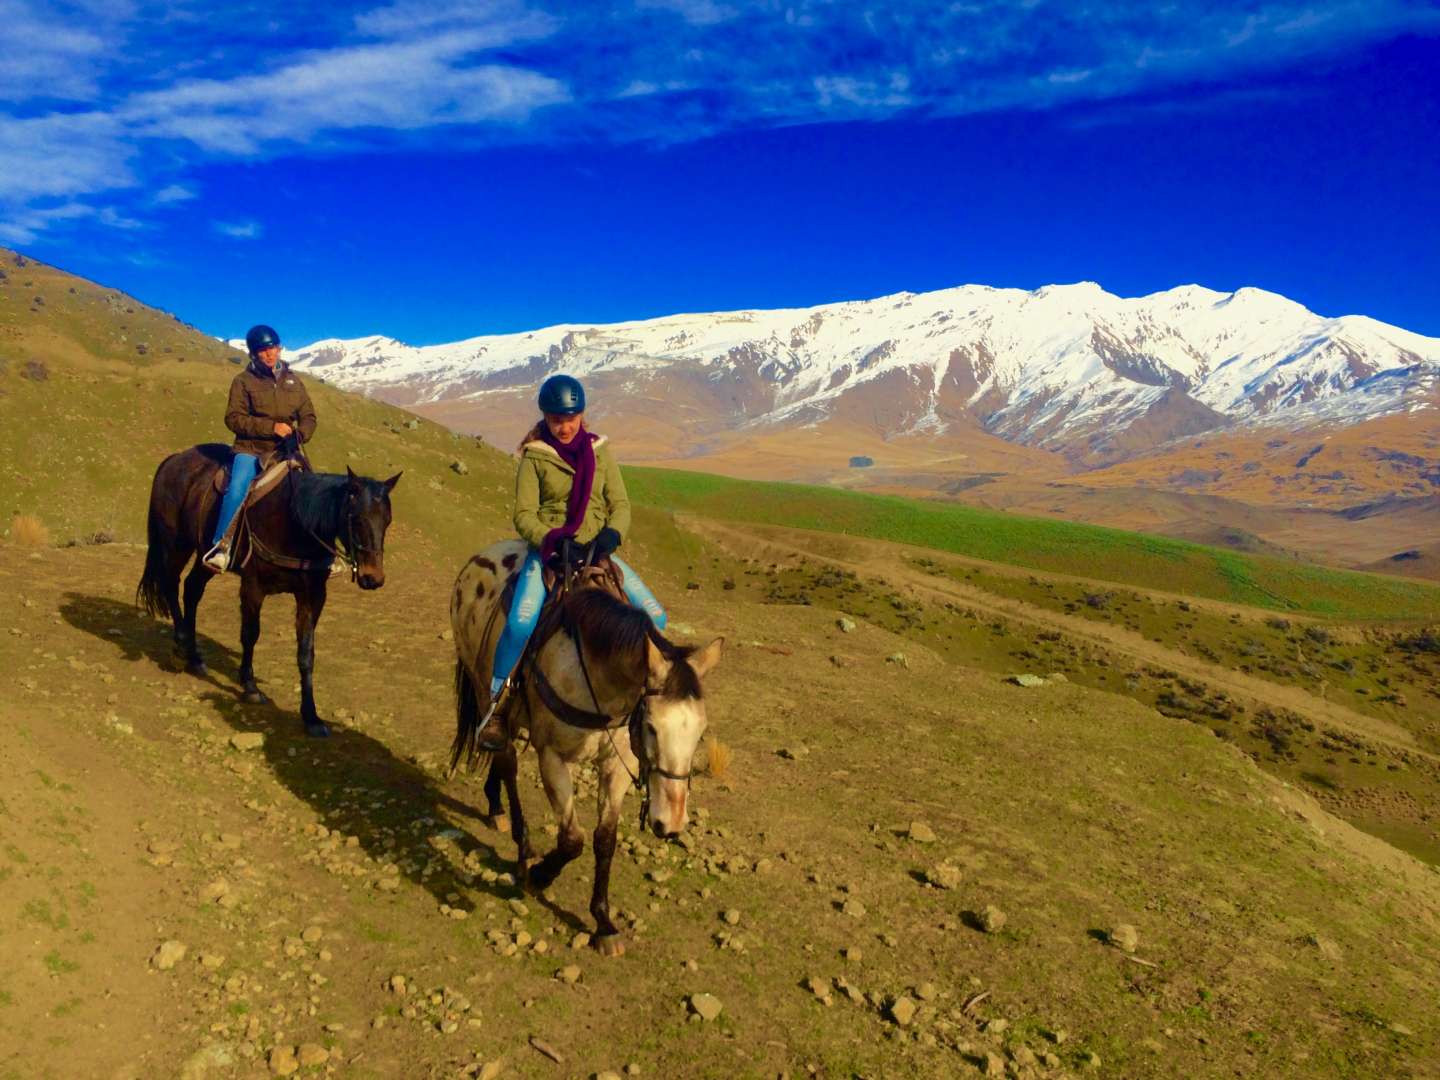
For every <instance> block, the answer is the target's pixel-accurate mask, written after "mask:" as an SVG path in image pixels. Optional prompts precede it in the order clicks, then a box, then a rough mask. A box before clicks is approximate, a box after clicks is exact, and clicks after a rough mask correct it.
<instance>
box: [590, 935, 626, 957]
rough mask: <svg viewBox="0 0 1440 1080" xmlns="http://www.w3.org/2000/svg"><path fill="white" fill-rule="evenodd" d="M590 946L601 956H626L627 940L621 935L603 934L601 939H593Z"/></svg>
mask: <svg viewBox="0 0 1440 1080" xmlns="http://www.w3.org/2000/svg"><path fill="white" fill-rule="evenodd" d="M590 944H591V945H593V946H594V947H595V951H596V952H598V953H599V954H600V955H601V956H624V955H625V939H624V938H622V937H621V936H620V935H619V934H601V935H600V936H599V937H595V938H591V939H590Z"/></svg>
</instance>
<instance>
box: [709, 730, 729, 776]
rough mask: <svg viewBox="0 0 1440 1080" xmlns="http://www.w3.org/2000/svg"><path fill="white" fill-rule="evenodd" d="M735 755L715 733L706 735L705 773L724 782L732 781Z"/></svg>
mask: <svg viewBox="0 0 1440 1080" xmlns="http://www.w3.org/2000/svg"><path fill="white" fill-rule="evenodd" d="M734 757H735V755H734V754H733V753H732V752H731V750H730V747H728V746H726V745H725V744H724V743H723V742H721V741H720V740H719V739H717V738H715V736H714V735H706V736H705V775H706V776H708V777H710V778H711V779H712V780H718V781H719V782H720V783H722V784H728V783H729V782H730V763H731V761H733V760H734Z"/></svg>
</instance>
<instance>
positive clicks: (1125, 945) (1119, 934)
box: [1106, 923, 1140, 953]
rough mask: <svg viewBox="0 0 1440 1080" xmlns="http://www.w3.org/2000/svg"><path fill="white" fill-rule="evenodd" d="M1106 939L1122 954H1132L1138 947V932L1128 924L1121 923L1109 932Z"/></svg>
mask: <svg viewBox="0 0 1440 1080" xmlns="http://www.w3.org/2000/svg"><path fill="white" fill-rule="evenodd" d="M1106 939H1107V940H1108V941H1109V942H1110V944H1111V945H1114V946H1115V947H1116V948H1117V949H1119V950H1121V951H1122V952H1127V953H1133V952H1134V951H1135V950H1136V949H1137V948H1139V947H1140V932H1139V931H1138V930H1136V929H1135V927H1133V926H1131V925H1130V924H1129V923H1121V924H1120V925H1119V926H1117V927H1115V928H1114V929H1113V930H1111V931H1110V932H1109V933H1108V934H1107V935H1106Z"/></svg>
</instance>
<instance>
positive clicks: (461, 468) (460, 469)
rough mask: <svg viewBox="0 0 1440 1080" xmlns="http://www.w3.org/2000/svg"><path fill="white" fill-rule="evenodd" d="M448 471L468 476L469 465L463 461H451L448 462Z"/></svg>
mask: <svg viewBox="0 0 1440 1080" xmlns="http://www.w3.org/2000/svg"><path fill="white" fill-rule="evenodd" d="M450 471H451V472H453V473H454V474H455V475H456V476H468V475H469V473H470V466H468V465H466V464H465V463H464V462H463V461H452V462H450Z"/></svg>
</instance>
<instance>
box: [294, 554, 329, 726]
mask: <svg viewBox="0 0 1440 1080" xmlns="http://www.w3.org/2000/svg"><path fill="white" fill-rule="evenodd" d="M324 610H325V582H324V580H323V579H322V580H321V581H320V582H319V584H318V585H317V584H314V583H313V582H312V583H307V585H306V586H303V587H301V589H300V590H299V591H298V592H296V594H295V659H296V662H297V663H298V664H299V666H300V719H301V720H302V721H303V722H304V724H305V734H306V735H309V736H310V737H311V738H315V739H324V738H327V737H328V736H329V734H330V728H329V727H327V726H326V724H325V722H324V721H323V720H321V719H320V714H319V713H317V712H316V711H315V686H314V674H315V625H316V624H317V623H318V622H319V621H320V613H321V612H322V611H324Z"/></svg>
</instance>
